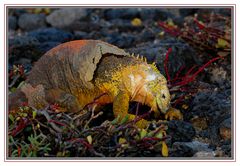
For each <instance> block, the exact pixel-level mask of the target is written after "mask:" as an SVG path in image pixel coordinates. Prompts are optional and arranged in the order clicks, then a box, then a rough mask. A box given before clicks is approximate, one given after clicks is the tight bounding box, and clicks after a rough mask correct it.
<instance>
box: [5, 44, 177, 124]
mask: <svg viewBox="0 0 240 166" xmlns="http://www.w3.org/2000/svg"><path fill="white" fill-rule="evenodd" d="M103 94H104V95H103ZM16 97H18V98H19V97H20V98H24V97H25V98H26V99H27V101H28V104H29V106H32V107H35V108H37V109H41V108H44V107H46V106H47V105H48V104H49V103H58V104H59V105H60V108H62V110H61V111H69V112H76V111H80V110H81V109H83V108H84V107H85V106H86V105H87V104H89V103H91V102H93V101H94V99H96V98H97V99H96V101H95V103H97V104H98V105H104V104H107V103H113V112H114V116H115V117H117V116H119V117H120V120H121V119H122V118H124V117H125V116H126V115H129V120H133V119H134V118H135V115H133V114H129V113H128V108H129V102H130V101H136V102H139V103H142V104H144V105H147V106H149V107H150V108H151V110H152V111H154V115H155V117H156V118H157V117H158V116H159V115H160V114H161V113H162V114H169V116H176V115H174V114H172V113H171V111H168V109H169V104H170V94H169V90H168V87H167V81H166V79H165V78H164V76H163V75H162V74H160V72H159V71H158V69H157V68H156V66H155V65H153V64H148V63H147V62H146V60H144V58H139V57H135V56H133V55H130V54H128V53H126V52H125V51H124V50H122V49H120V48H118V47H116V46H113V45H110V44H108V43H105V42H102V41H98V40H77V41H71V42H67V43H63V44H61V45H59V46H57V47H55V48H53V49H51V50H50V51H48V52H47V53H46V54H45V55H43V56H42V57H41V58H40V59H39V60H38V61H37V62H36V64H35V65H34V67H33V69H32V71H31V72H30V75H29V76H28V78H27V80H26V84H25V85H24V86H22V87H21V89H20V93H19V95H15V98H14V97H11V95H10V96H9V108H10V109H11V108H13V107H14V106H15V105H16V104H14V102H15V103H17V102H16V101H17V99H16ZM167 111H168V112H167ZM137 125H138V126H139V127H145V126H146V125H147V121H146V120H144V119H142V120H140V121H139V122H138V123H137Z"/></svg>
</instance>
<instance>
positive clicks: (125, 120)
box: [120, 115, 129, 124]
mask: <svg viewBox="0 0 240 166" xmlns="http://www.w3.org/2000/svg"><path fill="white" fill-rule="evenodd" d="M128 117H129V116H128V115H126V116H125V117H124V118H123V119H122V120H121V122H120V124H124V123H126V122H127V121H128Z"/></svg>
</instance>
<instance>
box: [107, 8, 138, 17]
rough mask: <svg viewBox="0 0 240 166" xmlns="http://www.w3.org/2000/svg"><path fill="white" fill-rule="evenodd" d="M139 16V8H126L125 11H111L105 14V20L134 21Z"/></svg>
mask: <svg viewBox="0 0 240 166" xmlns="http://www.w3.org/2000/svg"><path fill="white" fill-rule="evenodd" d="M138 16H139V11H138V9H137V8H130V9H127V8H124V9H109V10H106V12H105V18H106V19H108V20H110V19H117V18H122V19H132V18H135V17H138Z"/></svg>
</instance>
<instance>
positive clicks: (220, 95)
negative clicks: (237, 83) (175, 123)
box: [185, 89, 231, 145]
mask: <svg viewBox="0 0 240 166" xmlns="http://www.w3.org/2000/svg"><path fill="white" fill-rule="evenodd" d="M226 91H228V89H225V90H222V91H213V92H200V93H198V94H197V95H196V96H195V98H194V100H193V102H192V110H191V111H190V112H189V114H188V115H187V116H186V117H185V118H187V119H188V118H189V117H190V118H191V117H194V116H195V117H196V116H197V117H200V118H205V119H207V125H208V128H207V131H208V134H207V135H206V136H208V137H207V138H209V139H210V140H211V142H212V144H213V145H218V144H219V140H220V139H221V136H220V133H219V130H220V127H222V126H230V125H229V122H231V101H230V100H231V96H229V93H225V92H226ZM226 119H229V120H228V121H225V120H226Z"/></svg>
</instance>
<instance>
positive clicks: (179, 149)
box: [171, 141, 212, 157]
mask: <svg viewBox="0 0 240 166" xmlns="http://www.w3.org/2000/svg"><path fill="white" fill-rule="evenodd" d="M172 149H173V150H172V151H173V152H172V154H171V157H192V156H193V155H194V154H195V153H197V152H201V151H204V152H212V149H209V146H208V144H206V143H202V142H199V141H192V142H175V143H173V145H172Z"/></svg>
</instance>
